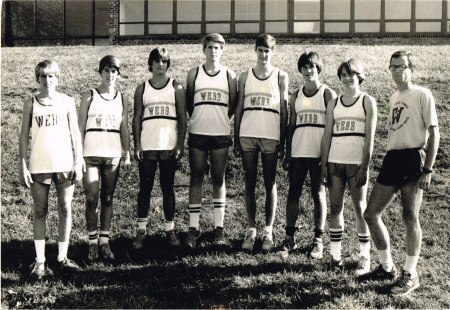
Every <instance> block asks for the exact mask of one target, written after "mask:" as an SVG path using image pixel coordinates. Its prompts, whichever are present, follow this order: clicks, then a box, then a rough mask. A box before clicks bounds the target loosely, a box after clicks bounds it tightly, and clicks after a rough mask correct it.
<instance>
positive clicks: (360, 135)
mask: <svg viewBox="0 0 450 310" xmlns="http://www.w3.org/2000/svg"><path fill="white" fill-rule="evenodd" d="M337 75H338V77H339V80H340V82H341V85H342V88H343V94H342V95H341V96H339V97H338V98H336V99H333V100H331V101H330V102H328V106H327V112H326V123H325V131H324V134H323V137H322V142H321V153H322V154H321V165H322V169H321V170H322V171H321V181H322V183H323V184H324V185H327V186H328V192H329V195H330V228H329V231H330V254H331V260H330V261H329V264H330V267H332V268H335V267H340V266H342V265H343V260H342V257H341V244H342V235H343V232H344V213H343V208H344V192H345V187H346V184H347V183H348V186H349V190H350V196H351V198H352V201H353V207H354V210H355V219H356V231H357V233H358V240H359V249H360V252H359V259H358V266H357V267H356V270H355V275H356V276H362V275H364V274H367V273H368V272H369V271H370V234H369V228H368V227H367V224H366V221H365V220H364V218H363V213H364V210H365V209H366V196H367V186H368V184H367V183H368V173H369V162H370V159H371V157H372V151H373V142H374V136H375V128H376V124H377V106H376V102H375V99H374V98H373V97H372V96H369V95H367V94H366V93H363V92H362V91H361V90H360V84H361V83H362V82H363V81H364V78H365V74H364V66H363V64H362V63H361V62H360V61H359V60H357V59H353V58H351V59H349V60H348V61H346V62H343V63H341V64H340V65H339V68H338V70H337Z"/></svg>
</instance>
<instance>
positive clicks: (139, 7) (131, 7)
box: [120, 0, 144, 23]
mask: <svg viewBox="0 0 450 310" xmlns="http://www.w3.org/2000/svg"><path fill="white" fill-rule="evenodd" d="M120 22H121V23H124V22H127V23H130V22H144V0H134V1H123V0H122V1H120Z"/></svg>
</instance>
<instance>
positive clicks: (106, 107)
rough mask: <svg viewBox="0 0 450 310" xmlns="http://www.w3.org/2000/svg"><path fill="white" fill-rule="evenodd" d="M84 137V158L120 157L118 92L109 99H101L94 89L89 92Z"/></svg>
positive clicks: (121, 105)
mask: <svg viewBox="0 0 450 310" xmlns="http://www.w3.org/2000/svg"><path fill="white" fill-rule="evenodd" d="M91 94H92V101H91V103H90V105H89V110H88V117H87V121H86V134H85V135H84V148H83V155H84V157H89V156H97V157H120V156H121V155H122V143H121V139H120V125H121V123H122V113H123V98H122V94H121V93H120V92H117V93H116V96H115V97H114V98H113V99H111V100H108V99H105V98H103V97H102V96H101V95H100V94H99V93H98V91H97V90H96V89H92V90H91Z"/></svg>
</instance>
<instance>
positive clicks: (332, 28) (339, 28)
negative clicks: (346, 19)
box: [325, 23, 350, 33]
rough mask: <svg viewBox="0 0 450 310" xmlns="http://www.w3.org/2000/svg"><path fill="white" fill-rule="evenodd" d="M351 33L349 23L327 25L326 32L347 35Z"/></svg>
mask: <svg viewBox="0 0 450 310" xmlns="http://www.w3.org/2000/svg"><path fill="white" fill-rule="evenodd" d="M349 31H350V26H349V24H348V23H325V32H332V33H346V32H349Z"/></svg>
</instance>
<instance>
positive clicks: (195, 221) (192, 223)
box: [189, 203, 202, 229]
mask: <svg viewBox="0 0 450 310" xmlns="http://www.w3.org/2000/svg"><path fill="white" fill-rule="evenodd" d="M201 208H202V205H201V204H200V203H198V204H189V227H195V229H198V228H199V227H200V209H201Z"/></svg>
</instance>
